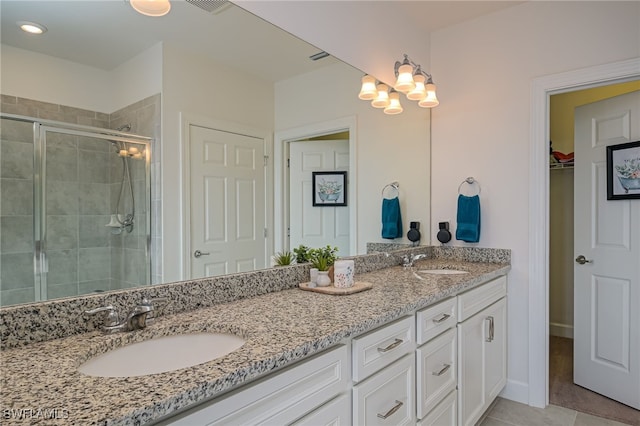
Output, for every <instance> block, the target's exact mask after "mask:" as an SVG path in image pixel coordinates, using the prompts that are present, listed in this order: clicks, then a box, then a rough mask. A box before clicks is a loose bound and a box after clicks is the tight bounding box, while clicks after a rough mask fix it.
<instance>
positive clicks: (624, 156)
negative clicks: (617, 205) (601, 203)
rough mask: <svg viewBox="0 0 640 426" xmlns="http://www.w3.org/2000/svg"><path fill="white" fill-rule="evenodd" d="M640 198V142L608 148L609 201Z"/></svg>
mask: <svg viewBox="0 0 640 426" xmlns="http://www.w3.org/2000/svg"><path fill="white" fill-rule="evenodd" d="M633 198H640V141H636V142H627V143H623V144H618V145H609V146H607V200H628V199H633Z"/></svg>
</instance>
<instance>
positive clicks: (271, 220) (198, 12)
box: [0, 1, 430, 306]
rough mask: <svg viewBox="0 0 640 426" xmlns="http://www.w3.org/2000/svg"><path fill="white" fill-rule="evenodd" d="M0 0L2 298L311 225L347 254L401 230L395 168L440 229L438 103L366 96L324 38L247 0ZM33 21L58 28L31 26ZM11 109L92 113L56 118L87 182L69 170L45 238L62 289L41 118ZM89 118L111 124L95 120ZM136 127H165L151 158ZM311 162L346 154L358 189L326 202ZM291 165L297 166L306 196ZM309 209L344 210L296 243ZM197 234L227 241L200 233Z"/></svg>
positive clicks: (280, 239) (134, 279)
mask: <svg viewBox="0 0 640 426" xmlns="http://www.w3.org/2000/svg"><path fill="white" fill-rule="evenodd" d="M214 3H215V6H213V4H214ZM203 5H204V6H203ZM208 7H210V8H209V9H207V8H208ZM0 8H1V17H2V22H1V24H2V34H1V41H2V46H1V47H2V50H1V51H0V54H1V55H2V58H1V59H2V61H1V64H2V75H1V78H2V85H1V92H2V95H3V96H2V112H3V114H5V117H4V118H3V120H2V126H1V128H0V129H1V132H2V152H1V157H0V162H1V166H2V170H1V172H0V174H1V178H2V186H0V188H2V204H0V216H1V218H2V227H1V229H0V232H1V236H2V247H1V249H2V252H1V257H0V274H1V281H0V306H7V305H12V304H16V303H24V302H33V301H38V300H42V299H44V298H55V297H72V296H76V295H80V294H87V293H91V292H95V291H110V290H118V289H122V288H130V287H134V286H137V285H142V284H155V283H161V282H170V281H177V280H183V279H190V278H197V277H202V276H209V275H219V274H224V273H232V272H237V271H245V270H251V269H256V268H265V267H270V266H271V258H272V255H273V254H274V253H275V252H277V251H281V250H286V249H291V248H292V247H293V246H295V245H297V244H298V243H300V242H305V241H311V242H312V243H310V245H312V246H319V245H324V244H325V242H326V244H332V245H334V243H335V241H338V239H337V238H336V236H338V237H340V238H342V240H343V241H346V242H343V243H341V244H343V245H342V246H341V247H344V248H341V251H340V253H339V254H340V255H342V256H347V255H355V254H361V253H364V252H365V250H366V243H367V242H385V240H382V239H381V238H380V217H379V216H380V212H379V210H380V201H381V190H382V188H383V187H384V186H385V185H386V184H388V183H389V182H392V181H399V182H400V187H401V196H402V197H403V198H402V201H401V202H402V205H403V208H404V211H403V214H404V216H405V222H407V224H408V221H410V220H418V221H420V222H421V223H422V229H423V230H424V232H423V235H425V237H426V239H427V240H428V234H429V231H428V227H429V222H430V218H429V216H428V212H429V205H428V203H429V189H428V188H429V163H430V158H429V151H430V150H429V139H428V137H429V136H428V135H429V126H430V121H429V113H428V112H427V111H424V110H420V109H418V108H412V106H411V105H406V106H405V113H403V114H402V115H399V116H395V117H389V116H385V115H384V114H382V112H381V111H379V110H375V109H373V108H371V107H370V106H369V105H368V104H367V103H363V101H360V100H358V99H357V92H358V89H359V84H360V78H361V76H362V75H363V72H362V71H359V70H357V69H355V68H353V67H351V66H349V65H348V64H346V63H345V62H342V61H341V60H339V59H337V58H334V57H332V56H328V57H325V58H322V59H319V60H315V61H314V60H312V59H310V56H313V55H315V54H317V53H320V52H321V51H322V50H321V49H320V48H318V47H315V46H312V45H310V44H308V43H306V42H304V41H302V40H299V39H297V38H295V37H293V36H292V35H290V34H288V33H286V32H285V31H282V30H280V29H279V28H277V27H275V26H273V25H271V24H269V23H268V22H265V21H263V20H262V19H260V18H258V17H256V16H254V15H252V14H250V13H248V12H246V11H244V10H243V9H241V8H239V7H238V6H236V5H234V4H232V3H223V2H187V1H172V10H171V12H170V13H169V14H168V15H166V16H164V17H161V18H150V17H146V16H142V15H140V14H138V13H137V12H135V11H134V10H133V9H132V8H131V7H130V6H129V4H128V3H127V2H123V1H81V2H78V1H57V2H50V1H2V2H1V3H0ZM18 21H34V22H36V23H39V24H42V25H44V26H45V27H47V31H46V32H45V33H44V34H43V35H41V36H34V35H30V34H25V33H22V32H20V30H19V28H18V25H17V22H18ZM6 114H11V115H19V116H26V117H34V118H35V119H36V120H35V121H38V120H40V121H44V122H46V123H49V120H51V121H52V122H54V123H55V122H61V123H75V124H77V125H80V127H79V128H71V129H63V130H59V129H54V130H55V131H50V132H49V133H48V134H49V135H50V137H49V138H48V143H49V144H52V145H51V148H49V146H47V148H46V152H47V153H49V154H48V158H49V159H50V160H51V161H52V162H51V164H52V165H54V169H55V167H58V168H59V169H60V173H61V175H60V176H63V177H64V176H65V173H66V174H67V175H69V174H73V173H75V176H74V177H73V179H75V182H74V183H73V184H70V183H69V181H64V179H63V181H61V182H59V183H58V185H57V186H58V187H60V189H61V191H62V193H61V194H62V195H61V198H60V197H59V199H58V201H57V206H54V207H52V208H51V209H50V210H51V211H54V212H55V211H58V212H59V213H58V215H57V216H56V218H55V219H56V220H57V222H55V223H56V224H57V225H56V226H57V228H55V227H53V228H52V229H51V231H52V232H53V231H57V233H58V234H57V235H58V237H57V240H58V242H62V246H58V247H55V246H53V243H54V241H53V240H54V238H51V239H50V241H47V244H46V245H47V247H48V249H49V250H50V255H48V256H47V255H46V254H45V256H47V258H46V262H45V263H43V265H44V266H42V267H41V271H40V272H41V273H42V274H43V275H45V276H46V274H50V276H49V277H48V280H47V279H45V281H46V285H47V291H42V290H41V289H40V290H38V285H40V284H38V283H36V284H34V281H37V280H38V278H37V277H34V276H33V269H34V268H33V261H34V257H37V256H34V253H35V252H36V247H35V245H36V243H35V242H34V240H33V237H32V234H33V232H34V226H36V227H37V226H38V225H34V223H35V219H34V218H37V216H38V215H39V213H38V212H34V211H33V209H34V208H35V207H36V205H34V203H33V202H32V200H31V199H32V198H33V190H32V189H29V188H33V186H34V182H33V179H34V177H33V176H35V175H36V174H37V173H36V172H35V171H34V170H31V175H30V174H29V173H27V172H25V169H24V168H22V169H21V167H29V163H32V159H33V157H34V153H33V150H34V149H36V148H37V143H36V144H34V145H36V148H34V147H33V146H30V144H32V143H33V141H34V138H33V133H28V132H30V131H31V132H32V131H33V128H32V127H33V126H31V125H30V123H29V122H28V121H21V122H19V123H17V122H15V121H12V120H10V119H9V118H11V117H9V118H8V117H7V116H6ZM92 114H93V115H92ZM345 123H346V124H345ZM82 126H91V127H97V128H99V129H105V130H104V132H98V133H96V134H86V132H85V129H84V128H83V127H82ZM53 127H54V128H55V125H54V126H53ZM106 129H109V130H106ZM21 132H22V133H21ZM24 132H27V133H24ZM69 133H70V134H71V135H72V138H71V139H63V138H62V137H61V135H62V134H65V135H68V134H69ZM25 135H26V136H25ZM131 135H140V136H145V137H149V138H151V142H150V144H149V148H148V151H149V152H150V155H149V156H148V158H147V162H148V164H147V170H145V168H144V167H143V166H141V164H142V163H141V162H139V161H138V162H137V163H136V162H135V161H134V160H136V159H139V157H137V158H133V157H134V155H136V154H138V153H139V152H140V151H142V152H144V148H145V146H146V145H145V142H146V141H145V140H144V139H136V138H133V137H132V136H131ZM38 143H40V142H38ZM56 143H57V145H53V144H56ZM49 150H51V152H49ZM125 155H126V158H124V156H125ZM145 155H146V154H145ZM225 155H226V156H227V157H224V156H225ZM291 155H294V156H297V157H296V161H292V162H293V163H294V164H295V167H296V169H295V171H294V172H293V173H292V174H293V176H291V174H290V172H289V170H288V169H287V166H286V164H287V162H288V161H287V160H288V159H289V158H290V156H291ZM36 156H37V155H36ZM209 156H210V157H209ZM223 157H224V161H222V160H220V159H221V158H223ZM56 159H57V160H56ZM89 159H92V160H93V161H96V163H88V161H89ZM297 159H301V161H302V162H303V164H301V163H299V162H297ZM54 160H56V161H54ZM198 161H200V163H201V164H200V165H198V164H197V163H198ZM220 161H222V163H221V162H220ZM230 162H235V163H234V164H235V165H236V166H237V168H238V169H239V170H240V172H241V173H244V174H243V175H242V179H240V180H237V181H235V183H234V184H233V185H232V186H228V187H227V186H225V182H226V180H225V179H227V177H225V176H221V175H220V174H219V170H217V169H216V167H217V168H218V169H219V168H220V167H221V165H223V166H225V167H226V165H228V164H229V163H230ZM314 162H316V163H314ZM98 164H102V165H104V166H105V167H104V170H102V169H98V166H97V165H98ZM249 165H251V167H255V168H256V170H257V172H256V171H253V172H251V171H247V170H248V169H249V168H251V167H249ZM307 166H309V167H310V168H308V169H306V171H305V167H307ZM198 167H201V169H198ZM83 170H84V171H83ZM310 170H339V171H347V172H348V180H347V182H348V184H349V185H353V186H352V187H353V189H355V191H353V192H351V194H350V195H349V200H348V202H347V203H345V204H346V206H340V207H332V206H322V207H316V206H313V205H312V201H311V195H312V188H310V187H307V186H305V184H304V183H302V184H299V183H300V177H299V176H300V174H301V173H306V172H308V173H309V175H310V176H309V182H310V181H311V171H310ZM147 172H148V177H145V176H146V175H145V173H147ZM234 173H235V172H234ZM252 173H253V175H252ZM89 175H91V179H97V181H96V182H93V181H89V180H87V179H89V178H88V177H87V176H89ZM94 175H95V176H94ZM100 179H102V180H100ZM145 179H146V180H145ZM198 179H200V180H201V181H202V182H204V184H203V186H201V187H198V186H197V180H198ZM292 179H293V180H292ZM291 182H294V183H298V184H299V185H295V188H294V190H295V191H296V193H295V194H293V196H292V194H291V190H292V185H291ZM10 183H11V184H12V185H13V186H10V185H9V184H10ZM14 184H15V185H14ZM99 184H100V185H102V186H101V188H102V189H101V190H103V194H104V197H98V194H99V193H100V190H98V186H99ZM256 185H257V186H256ZM54 186H55V185H53V184H52V183H51V182H49V184H48V186H47V187H46V188H47V190H46V191H45V192H47V191H49V190H51V191H53V189H54ZM8 188H10V189H8ZM105 188H106V189H105ZM230 188H231V189H233V190H234V191H236V193H234V194H231V193H230ZM256 188H258V190H256ZM104 191H106V192H104ZM261 191H262V192H261ZM47 193H48V194H51V193H50V192H47ZM25 194H26V195H25ZM128 194H129V195H128ZM131 194H134V195H136V196H137V197H138V198H136V199H137V200H138V201H137V202H135V209H136V219H135V221H136V222H137V227H134V228H133V231H132V232H128V229H127V228H126V224H125V225H122V226H121V224H120V222H121V221H124V219H126V216H127V213H128V211H125V210H127V209H129V210H130V208H131V206H130V205H128V204H127V203H129V204H131V201H127V200H129V199H132V198H135V197H131V196H130V195H131ZM85 195H86V196H88V197H89V198H87V199H80V198H79V197H81V196H85ZM256 196H257V197H259V198H260V199H259V200H258V201H256V199H253V198H251V197H256ZM127 197H129V198H127ZM49 198H51V199H52V200H53V199H54V198H55V197H53V196H52V195H49ZM121 198H123V199H124V200H125V201H122V200H120V199H121ZM46 199H47V194H45V195H44V198H43V202H46ZM70 200H72V201H70ZM142 200H144V201H142ZM274 200H277V202H276V201H274ZM291 200H294V201H293V202H294V203H299V205H297V207H296V206H292V205H290V203H291V202H292V201H291ZM223 201H224V202H226V203H228V204H229V206H225V205H224V202H223ZM198 203H199V204H198ZM35 204H37V203H35ZM307 204H308V205H307ZM83 206H84V207H83ZM100 206H102V208H101V207H100ZM114 206H115V207H114ZM227 207H229V208H231V207H233V208H235V209H236V210H235V211H233V212H232V213H233V215H235V216H234V217H235V218H236V219H237V220H236V222H229V221H228V220H227V219H229V218H228V217H227V216H229V215H231V214H232V213H230V210H224V209H226V208H227ZM312 207H313V208H312ZM56 208H57V209H58V210H55V209H56ZM92 209H93V210H92ZM120 210H122V211H120ZM258 210H259V211H260V212H262V216H261V217H259V218H258V219H256V218H255V214H254V212H255V211H258ZM197 211H208V212H210V213H211V214H213V215H216V214H218V215H219V216H224V217H225V220H227V221H226V222H225V223H226V226H227V228H226V229H223V230H220V228H219V227H218V226H220V223H221V222H220V221H218V222H215V221H213V222H210V223H208V222H206V218H203V219H201V220H200V222H198V221H196V220H194V217H195V216H196V215H195V213H194V212H197ZM296 214H297V215H298V216H296V217H293V216H295V215H296ZM225 215H226V216H225ZM58 216H59V217H58ZM71 216H73V218H71ZM121 216H122V217H121ZM283 217H284V218H286V219H283ZM114 220H115V222H114ZM256 220H257V221H258V222H256ZM305 220H307V221H309V223H311V224H312V225H313V224H314V223H316V224H317V228H323V229H324V230H325V231H326V230H327V229H328V228H327V227H328V226H329V225H330V224H331V225H332V226H333V228H332V230H331V232H328V233H327V234H326V236H324V237H323V236H320V237H318V235H316V234H314V232H307V233H306V234H305V232H300V233H298V234H296V235H294V240H291V241H294V243H292V242H291V241H290V239H289V238H290V234H291V229H289V228H290V226H289V224H290V223H289V221H293V222H294V225H295V224H299V223H300V222H301V221H302V222H304V221H305ZM247 221H252V225H251V227H247V226H246V223H247ZM314 221H315V222H314ZM103 222H104V223H103ZM196 222H198V223H196ZM21 224H22V225H21ZM109 224H111V225H112V226H111V227H109V226H105V225H109ZM23 225H24V226H23ZM20 226H23V227H22V228H21V227H20ZM295 226H298V225H295ZM114 230H115V232H114ZM119 230H120V232H118V231H119ZM105 231H106V233H105ZM54 234H55V232H54ZM103 234H104V235H103ZM232 234H233V235H235V237H236V240H243V239H244V240H251V239H253V241H252V244H253V246H254V247H255V246H256V241H257V246H258V248H256V249H255V250H256V252H253V250H254V249H253V248H247V247H250V245H249V246H243V245H237V246H235V247H232V246H231V245H225V244H224V243H225V242H227V241H229V239H230V236H231V235H232ZM128 236H135V238H129V237H128ZM197 236H204V237H203V240H202V242H203V243H205V242H207V241H209V242H211V241H213V242H214V243H215V242H222V243H221V244H218V245H217V246H216V244H213V245H209V246H204V245H203V246H197V243H196V242H195V240H196V237H197ZM345 236H346V237H345ZM258 237H259V238H258ZM127 238H129V239H127ZM323 238H324V239H323ZM345 238H346V239H345ZM393 242H403V241H402V240H401V239H398V240H394V241H393ZM404 242H406V241H404ZM426 242H428V241H426ZM234 251H235V252H237V253H239V254H238V255H236V257H237V258H236V259H235V260H234V259H231V260H229V259H226V260H223V261H217V260H216V259H217V258H216V253H217V252H218V253H219V254H221V255H225V256H228V255H230V253H232V252H234ZM196 252H199V255H197V254H198V253H196ZM247 254H250V255H247ZM207 259H211V261H209V262H207ZM198 260H204V262H203V263H202V265H200V266H198V264H197V261H198ZM55 262H59V263H55ZM146 262H148V265H150V266H145V264H147V263H146ZM191 262H193V263H191ZM20 265H22V268H21V267H20ZM145 268H148V270H146V269H145ZM198 268H200V269H198ZM196 269H197V270H196ZM54 272H55V273H54ZM127 273H128V274H129V275H126V274H127ZM125 275H126V276H125Z"/></svg>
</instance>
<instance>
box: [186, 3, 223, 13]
mask: <svg viewBox="0 0 640 426" xmlns="http://www.w3.org/2000/svg"><path fill="white" fill-rule="evenodd" d="M187 3H191V4H192V5H194V6H196V7H199V8H200V9H202V10H204V11H205V12H209V13H211V14H213V15H217V14H218V13H222V12H223V11H225V10H226V9H228V8H229V7H230V6H231V4H232V3H230V2H229V0H187Z"/></svg>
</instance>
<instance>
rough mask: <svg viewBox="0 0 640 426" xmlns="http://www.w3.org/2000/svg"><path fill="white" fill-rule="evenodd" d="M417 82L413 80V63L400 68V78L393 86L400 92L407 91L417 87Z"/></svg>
mask: <svg viewBox="0 0 640 426" xmlns="http://www.w3.org/2000/svg"><path fill="white" fill-rule="evenodd" d="M415 87H416V83H415V82H414V81H413V67H412V66H411V65H407V64H405V65H401V66H400V68H398V79H397V80H396V84H395V85H394V86H393V88H394V89H396V90H397V91H398V92H402V93H407V92H410V91H412V90H413V89H415Z"/></svg>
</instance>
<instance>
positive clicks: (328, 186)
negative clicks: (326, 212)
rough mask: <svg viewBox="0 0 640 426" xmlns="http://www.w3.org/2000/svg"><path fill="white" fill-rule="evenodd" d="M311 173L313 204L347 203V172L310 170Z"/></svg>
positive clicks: (335, 205)
mask: <svg viewBox="0 0 640 426" xmlns="http://www.w3.org/2000/svg"><path fill="white" fill-rule="evenodd" d="M311 175H312V184H311V187H312V188H313V194H312V195H313V198H312V200H313V205H314V206H319V207H322V206H328V207H338V206H346V205H347V172H311Z"/></svg>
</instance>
